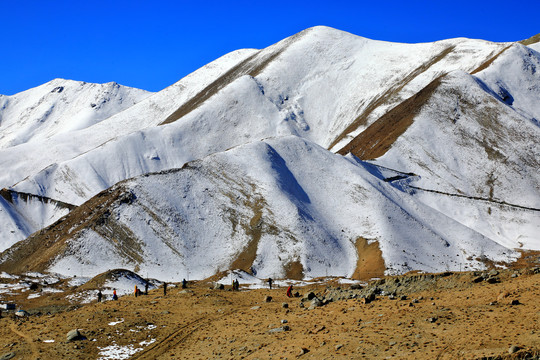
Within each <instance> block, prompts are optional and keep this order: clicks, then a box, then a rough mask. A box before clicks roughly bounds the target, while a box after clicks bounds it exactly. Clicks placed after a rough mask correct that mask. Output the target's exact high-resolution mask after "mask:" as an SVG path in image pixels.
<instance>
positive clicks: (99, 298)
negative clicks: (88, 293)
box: [97, 290, 103, 302]
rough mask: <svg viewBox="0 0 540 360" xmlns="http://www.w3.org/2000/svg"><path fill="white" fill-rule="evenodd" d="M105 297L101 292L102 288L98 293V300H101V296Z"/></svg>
mask: <svg viewBox="0 0 540 360" xmlns="http://www.w3.org/2000/svg"><path fill="white" fill-rule="evenodd" d="M102 297H103V294H102V293H101V290H98V293H97V302H101V298H102Z"/></svg>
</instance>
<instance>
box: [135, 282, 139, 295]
mask: <svg viewBox="0 0 540 360" xmlns="http://www.w3.org/2000/svg"><path fill="white" fill-rule="evenodd" d="M137 296H139V289H138V288H137V285H135V297H137Z"/></svg>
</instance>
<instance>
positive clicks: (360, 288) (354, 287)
mask: <svg viewBox="0 0 540 360" xmlns="http://www.w3.org/2000/svg"><path fill="white" fill-rule="evenodd" d="M350 289H351V290H362V285H360V284H352V285H351V287H350Z"/></svg>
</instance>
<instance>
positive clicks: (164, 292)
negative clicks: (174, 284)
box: [163, 283, 167, 296]
mask: <svg viewBox="0 0 540 360" xmlns="http://www.w3.org/2000/svg"><path fill="white" fill-rule="evenodd" d="M165 295H167V283H163V296H165Z"/></svg>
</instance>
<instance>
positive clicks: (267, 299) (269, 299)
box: [264, 295, 272, 302]
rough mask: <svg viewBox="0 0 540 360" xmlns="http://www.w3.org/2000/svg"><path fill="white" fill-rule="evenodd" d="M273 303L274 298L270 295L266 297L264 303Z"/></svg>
mask: <svg viewBox="0 0 540 360" xmlns="http://www.w3.org/2000/svg"><path fill="white" fill-rule="evenodd" d="M271 301H272V297H271V296H270V295H267V296H265V298H264V302H271Z"/></svg>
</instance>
